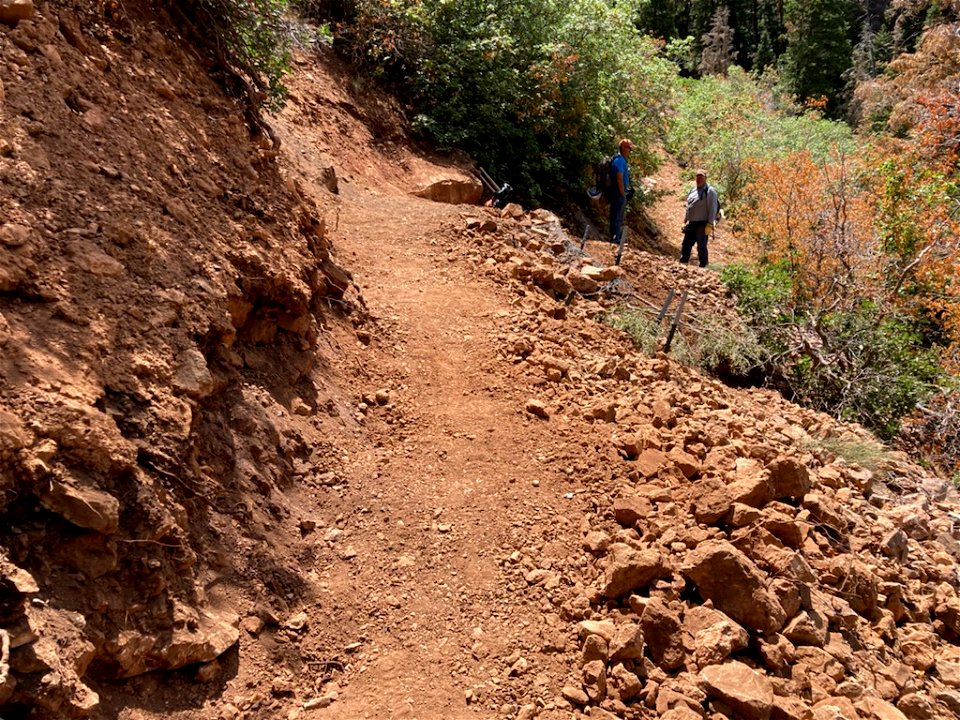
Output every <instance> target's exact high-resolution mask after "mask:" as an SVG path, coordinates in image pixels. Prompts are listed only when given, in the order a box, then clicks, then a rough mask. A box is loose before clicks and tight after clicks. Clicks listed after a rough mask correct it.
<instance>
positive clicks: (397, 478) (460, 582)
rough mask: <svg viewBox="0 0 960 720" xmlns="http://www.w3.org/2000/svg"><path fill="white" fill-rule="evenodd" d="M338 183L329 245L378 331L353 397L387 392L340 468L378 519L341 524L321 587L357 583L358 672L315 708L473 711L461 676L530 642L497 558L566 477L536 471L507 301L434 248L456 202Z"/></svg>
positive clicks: (345, 601)
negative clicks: (342, 536) (363, 449)
mask: <svg viewBox="0 0 960 720" xmlns="http://www.w3.org/2000/svg"><path fill="white" fill-rule="evenodd" d="M342 195H343V205H342V208H341V220H340V224H339V228H338V231H337V232H336V235H335V238H334V242H335V243H336V245H337V247H338V250H339V252H340V253H341V254H346V255H347V256H349V257H351V261H352V267H354V268H355V273H354V274H355V280H356V282H357V283H358V284H359V285H360V287H361V288H362V290H363V296H364V298H365V301H366V303H367V306H368V307H369V309H370V312H371V314H372V315H373V317H374V318H377V324H378V326H379V327H380V328H381V333H380V334H378V335H376V336H375V337H374V339H373V341H372V343H371V345H370V347H369V348H364V347H363V346H362V345H357V346H355V347H354V348H352V350H351V352H353V353H354V354H355V357H354V358H352V359H350V360H348V361H347V363H346V364H347V366H350V365H352V364H354V363H356V364H358V365H359V366H362V367H363V374H364V384H365V387H364V388H363V389H362V390H361V389H360V388H357V390H358V395H360V396H363V395H368V394H371V393H375V392H376V390H378V389H379V390H381V391H385V392H383V393H382V394H381V397H384V396H385V395H387V394H388V395H389V404H387V405H386V408H387V409H386V411H384V410H381V409H380V408H378V407H377V406H376V405H374V407H373V408H371V409H370V410H368V411H367V412H368V419H367V420H365V424H366V425H367V432H369V433H371V434H372V435H373V436H374V437H376V438H377V439H376V441H375V442H376V445H377V447H376V449H375V450H374V451H373V452H368V453H362V454H359V455H357V456H355V457H353V459H352V461H350V462H348V463H347V465H346V467H345V468H344V472H345V474H346V475H348V476H350V477H351V478H352V479H351V481H350V483H349V484H350V486H351V487H352V488H355V491H354V492H352V493H349V494H348V497H345V498H344V504H345V505H346V506H353V507H362V508H366V509H367V510H369V513H370V515H372V516H373V517H374V518H375V519H376V520H379V521H380V522H376V521H374V522H369V523H363V524H362V525H361V526H359V527H357V528H356V532H355V533H354V534H352V535H351V536H350V539H349V542H350V544H351V546H352V548H353V550H352V551H351V553H352V552H353V551H356V553H357V555H356V556H355V557H353V558H352V559H351V561H350V562H349V563H341V564H340V566H338V567H337V568H336V569H335V570H334V571H333V572H331V573H330V576H329V583H330V587H331V590H332V592H333V594H334V596H335V598H336V600H335V603H336V604H337V605H338V606H339V605H341V604H342V605H343V606H347V605H349V604H350V603H351V602H354V601H355V598H356V596H357V595H360V596H363V595H368V598H367V599H368V601H369V602H370V605H371V606H372V607H371V608H370V610H371V612H372V614H373V615H375V620H374V621H373V622H369V623H361V624H360V627H358V632H362V633H363V640H362V642H363V650H362V651H360V657H362V661H361V662H362V664H363V666H365V667H364V671H363V672H362V673H360V674H359V675H358V676H356V677H355V679H352V680H351V682H350V683H349V685H348V686H346V688H345V689H344V690H343V692H342V694H341V696H340V698H339V699H338V701H337V703H336V704H335V706H331V708H330V711H329V712H330V716H331V717H364V716H369V717H418V718H433V717H436V718H440V717H444V718H452V717H478V716H480V714H481V713H478V712H475V711H474V710H473V709H472V708H471V707H470V706H468V705H467V704H466V703H465V690H464V688H465V686H466V687H468V688H469V687H470V686H471V685H475V684H477V683H482V682H484V681H485V680H489V679H490V677H491V675H492V676H493V677H495V678H497V680H498V681H500V680H501V677H500V675H501V673H500V672H499V671H498V670H496V669H494V667H493V664H494V663H495V664H496V665H498V666H499V665H500V664H501V662H502V661H503V657H504V656H509V655H510V654H511V653H513V652H514V651H516V650H521V649H523V647H524V646H525V645H527V644H528V643H529V642H532V641H533V640H532V637H531V634H530V632H529V631H528V630H527V629H526V628H524V625H530V624H532V626H533V627H534V628H536V627H537V626H539V625H540V624H542V621H540V620H538V619H536V618H533V617H530V618H529V619H525V616H526V615H527V614H528V613H529V610H528V609H526V608H524V607H522V602H523V595H522V593H518V594H514V593H511V589H510V588H509V587H508V581H507V580H506V579H505V577H504V576H503V574H502V572H501V568H500V565H501V563H502V562H504V561H505V560H506V559H507V558H508V557H509V556H510V554H511V553H512V552H514V551H515V550H517V549H520V548H523V546H524V544H525V542H526V535H527V533H526V527H527V526H528V525H530V524H531V523H538V522H539V521H541V520H544V521H547V522H551V523H552V522H554V520H553V515H554V514H555V513H554V511H553V510H551V508H555V507H558V506H562V505H563V504H565V503H566V504H569V502H570V501H569V500H566V499H564V498H563V497H562V496H563V494H564V493H566V492H569V488H568V487H567V486H566V485H564V484H561V483H560V482H557V481H556V479H555V478H553V477H551V475H550V472H544V469H543V468H542V466H541V462H540V460H538V457H539V458H540V459H541V460H542V457H543V455H544V453H546V452H548V451H549V449H550V448H551V447H552V446H553V443H554V442H555V440H554V437H553V436H552V435H551V434H549V433H548V432H547V430H546V429H545V428H543V427H541V425H542V423H540V422H539V421H537V420H535V419H532V418H531V417H530V416H529V415H527V414H526V413H525V411H524V410H523V406H524V400H525V398H524V396H523V391H522V386H521V388H518V387H517V386H516V384H515V379H513V378H512V377H511V376H512V374H513V373H512V366H511V364H510V363H509V362H507V361H506V360H504V359H502V358H501V357H499V356H498V352H497V349H498V341H497V333H498V324H499V323H502V322H503V318H504V317H505V316H506V315H508V312H506V311H505V310H504V308H505V307H508V305H509V303H510V301H511V298H510V297H509V296H508V295H507V291H506V290H505V289H504V288H503V287H502V286H498V285H496V284H494V283H492V282H489V281H487V280H485V279H483V277H482V276H480V277H479V278H478V277H477V276H476V275H474V274H471V273H470V272H469V270H468V269H466V268H464V267H462V265H460V264H458V263H454V262H451V259H450V258H448V256H447V254H446V252H444V248H445V244H444V243H443V238H444V234H445V232H448V231H449V225H450V223H451V222H453V221H460V222H462V219H461V213H462V212H463V210H462V208H457V207H454V206H449V205H440V204H436V203H431V202H429V201H425V200H421V199H418V198H413V197H409V196H402V195H399V196H398V195H394V194H379V193H373V192H369V191H367V190H366V189H364V188H360V187H356V186H351V185H349V184H348V185H347V186H346V188H345V189H344V190H343V193H342ZM390 411H392V412H393V417H395V418H396V417H402V419H403V420H402V423H403V424H402V425H400V427H402V430H401V432H399V433H398V432H396V429H397V428H398V423H396V422H392V423H390V424H386V423H385V421H384V412H390ZM364 479H366V480H364ZM576 529H577V528H576V527H574V528H572V530H573V531H576ZM572 542H575V538H574V537H568V538H566V539H565V541H564V543H563V544H564V545H566V544H568V543H572ZM566 551H567V549H566V548H565V549H564V552H566ZM343 640H344V641H345V642H346V643H347V644H349V642H351V641H357V638H350V637H346V636H345V637H344V638H343ZM518 659H519V658H518ZM502 679H503V680H507V679H508V678H502ZM495 709H497V708H496V707H495V706H493V707H488V708H487V709H486V712H489V711H490V710H495Z"/></svg>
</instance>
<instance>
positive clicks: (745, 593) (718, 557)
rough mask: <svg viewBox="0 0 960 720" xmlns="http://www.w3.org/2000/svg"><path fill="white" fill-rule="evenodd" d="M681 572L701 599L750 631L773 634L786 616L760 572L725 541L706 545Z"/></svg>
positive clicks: (699, 548)
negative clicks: (694, 587)
mask: <svg viewBox="0 0 960 720" xmlns="http://www.w3.org/2000/svg"><path fill="white" fill-rule="evenodd" d="M680 571H681V572H682V573H683V574H684V576H686V577H687V578H688V579H690V580H691V581H692V582H693V583H694V584H695V585H696V586H697V589H698V590H699V592H700V595H701V597H703V599H704V600H711V601H712V602H713V605H714V607H716V608H717V609H718V610H720V611H721V612H723V613H724V614H726V615H728V616H730V617H731V618H733V619H734V620H736V621H737V622H738V623H740V624H741V625H745V626H746V627H748V628H751V629H752V630H756V631H757V632H761V633H764V634H770V633H775V632H778V631H779V630H780V628H782V627H783V624H784V622H786V619H787V618H786V613H785V612H784V610H783V607H782V606H781V605H780V603H779V602H778V601H777V599H776V597H774V595H773V594H772V593H770V592H769V591H768V590H767V588H766V581H765V578H764V576H763V573H761V572H760V570H759V569H757V567H756V565H754V564H753V562H752V561H751V560H750V558H748V557H747V556H746V555H744V554H743V553H742V552H740V551H739V550H737V549H736V548H735V547H734V546H733V545H731V544H730V543H729V542H726V541H725V540H713V541H710V542H706V543H704V544H703V545H701V546H700V547H698V548H697V549H696V550H694V551H693V552H692V553H690V555H689V556H688V557H687V560H686V562H685V563H684V565H683V566H682V567H681V568H680Z"/></svg>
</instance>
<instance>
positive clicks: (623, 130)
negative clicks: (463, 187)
mask: <svg viewBox="0 0 960 720" xmlns="http://www.w3.org/2000/svg"><path fill="white" fill-rule="evenodd" d="M350 38H351V40H350V42H351V43H352V44H353V45H352V47H353V52H354V53H355V54H357V53H359V54H360V55H361V56H362V57H363V58H365V60H366V61H367V62H368V63H370V64H371V65H373V66H374V67H375V68H376V70H377V71H378V72H379V73H380V75H381V76H382V77H383V78H385V79H387V80H391V81H393V82H395V83H397V84H398V85H399V86H400V87H401V89H402V90H403V91H404V92H405V93H406V95H407V99H408V101H409V102H410V104H411V106H412V107H413V110H414V113H415V114H414V123H415V127H416V129H418V130H419V131H420V132H422V133H423V134H424V135H426V136H427V137H429V138H431V139H433V140H435V141H436V142H438V143H440V144H441V145H445V146H450V147H459V148H462V149H464V150H466V151H467V152H469V153H470V154H471V155H472V156H473V157H475V158H477V159H478V160H479V161H480V162H481V164H483V165H484V166H485V167H486V168H487V169H488V171H490V172H491V174H493V175H494V177H497V178H498V179H501V180H505V181H507V182H510V183H511V184H512V185H513V186H514V187H516V188H517V189H518V191H519V192H520V193H521V194H522V195H523V196H524V197H526V198H527V199H530V200H533V201H539V200H540V199H542V198H543V197H544V196H554V197H556V196H557V193H558V191H560V190H561V189H562V188H563V187H564V186H565V187H567V188H572V187H577V186H580V185H581V184H582V180H583V175H584V171H585V168H586V167H587V166H588V165H589V164H590V163H593V162H596V161H597V160H598V159H599V158H600V157H601V156H603V155H605V154H610V153H611V152H612V151H613V149H614V146H615V142H616V140H617V139H618V138H619V137H620V136H628V137H631V138H632V139H633V140H634V142H635V144H636V145H635V151H634V154H635V157H636V158H637V159H638V160H639V165H640V167H641V168H642V169H650V168H652V167H653V165H654V159H653V157H654V156H653V153H652V152H651V151H650V147H651V145H652V142H653V140H654V139H655V138H656V137H657V135H658V133H660V132H661V131H662V130H663V128H664V118H665V108H666V105H667V103H668V102H669V99H670V96H671V92H672V88H673V82H674V79H675V66H674V65H673V64H672V63H670V62H668V61H666V60H664V59H662V58H659V57H658V56H657V53H656V50H657V48H656V46H655V45H654V43H653V42H652V41H651V40H649V39H647V38H645V37H643V36H641V35H640V34H639V33H638V32H637V30H636V29H635V28H634V26H633V24H632V22H631V15H630V13H629V12H628V11H627V10H626V9H624V8H623V7H620V6H616V5H611V4H610V3H607V2H605V1H604V0H540V1H539V2H533V1H532V0H520V1H516V0H460V1H457V2H454V1H453V0H393V1H392V2H384V1H383V0H358V12H357V16H356V19H355V22H354V26H353V27H352V29H351V31H350Z"/></svg>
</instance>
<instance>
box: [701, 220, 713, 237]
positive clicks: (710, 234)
mask: <svg viewBox="0 0 960 720" xmlns="http://www.w3.org/2000/svg"><path fill="white" fill-rule="evenodd" d="M703 234H704V235H706V236H707V237H713V223H707V226H706V227H705V228H704V229H703Z"/></svg>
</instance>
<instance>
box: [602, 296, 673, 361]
mask: <svg viewBox="0 0 960 720" xmlns="http://www.w3.org/2000/svg"><path fill="white" fill-rule="evenodd" d="M606 322H607V324H608V325H610V326H611V327H614V328H616V329H617V330H622V331H623V332H625V333H627V335H629V336H630V338H631V339H632V340H633V344H634V345H636V346H637V347H638V348H640V349H641V350H642V351H643V352H645V353H647V354H648V355H651V354H653V352H654V351H656V349H657V341H658V339H659V336H660V326H659V325H657V323H656V319H655V318H653V317H651V316H650V314H649V313H645V312H643V311H640V310H634V309H632V308H627V307H624V308H619V309H618V310H616V311H615V312H613V313H611V314H610V315H608V316H607V317H606Z"/></svg>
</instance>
